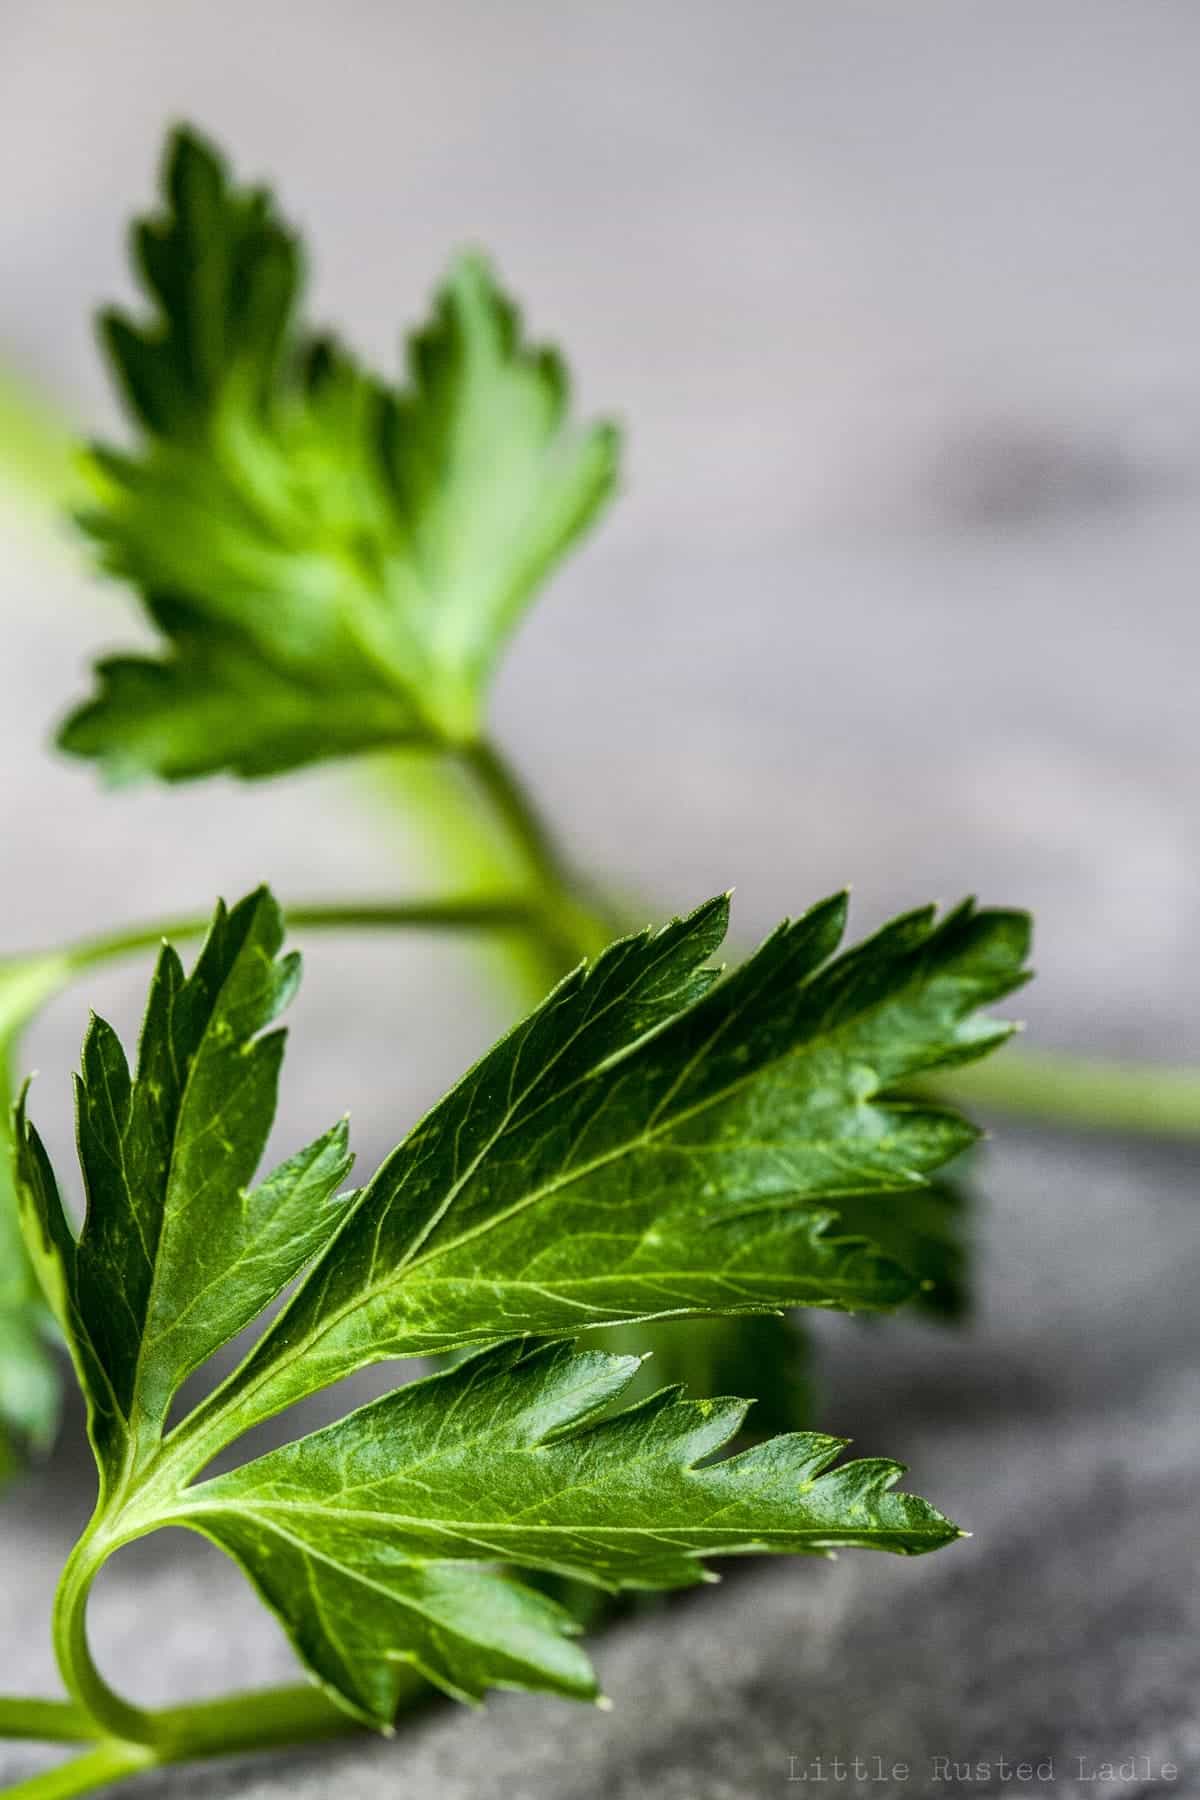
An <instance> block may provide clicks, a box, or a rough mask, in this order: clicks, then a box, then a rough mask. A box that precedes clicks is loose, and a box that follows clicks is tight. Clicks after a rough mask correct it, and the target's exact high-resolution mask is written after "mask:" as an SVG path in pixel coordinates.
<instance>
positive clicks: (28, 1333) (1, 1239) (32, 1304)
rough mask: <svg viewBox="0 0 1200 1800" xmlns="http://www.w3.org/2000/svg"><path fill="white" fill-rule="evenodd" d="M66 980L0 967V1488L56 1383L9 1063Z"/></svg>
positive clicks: (31, 959) (9, 961)
mask: <svg viewBox="0 0 1200 1800" xmlns="http://www.w3.org/2000/svg"><path fill="white" fill-rule="evenodd" d="M66 978H67V965H66V962H65V960H64V958H62V957H60V956H56V955H48V956H24V957H9V958H6V959H4V960H3V961H0V1482H2V1481H4V1480H5V1479H7V1477H8V1476H9V1475H11V1474H13V1473H14V1472H15V1471H16V1469H18V1468H19V1467H20V1465H21V1463H22V1461H23V1460H24V1457H25V1454H26V1452H27V1451H29V1450H33V1451H41V1450H45V1449H46V1448H48V1446H49V1444H50V1442H51V1440H52V1438H53V1436H54V1431H55V1427H56V1425H57V1423H58V1414H59V1403H60V1398H61V1395H60V1386H61V1384H60V1381H59V1374H58V1364H57V1361H56V1359H55V1356H54V1350H53V1338H54V1329H53V1324H52V1321H51V1319H50V1317H49V1314H48V1312H47V1309H46V1305H45V1302H44V1300H43V1298H42V1293H41V1289H40V1287H39V1285H38V1280H37V1276H36V1274H35V1272H34V1269H33V1265H32V1264H31V1262H30V1260H29V1257H28V1255H27V1254H26V1251H25V1247H24V1243H23V1241H22V1237H21V1227H20V1222H19V1220H18V1216H17V1190H16V1184H15V1181H14V1178H13V1153H14V1142H13V1135H12V1130H11V1113H12V1093H13V1063H14V1060H15V1056H16V1050H17V1046H18V1044H19V1042H20V1038H21V1033H22V1032H23V1031H24V1029H25V1026H26V1025H27V1024H28V1022H29V1020H30V1018H31V1017H32V1015H33V1014H34V1013H35V1012H36V1011H37V1009H38V1007H39V1006H41V1005H42V1004H43V1003H44V1002H45V1001H46V1000H47V999H49V997H50V995H51V994H53V993H54V992H56V991H57V989H58V988H59V987H60V986H61V985H62V984H63V982H64V981H65V980H66Z"/></svg>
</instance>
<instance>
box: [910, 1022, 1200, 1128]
mask: <svg viewBox="0 0 1200 1800" xmlns="http://www.w3.org/2000/svg"><path fill="white" fill-rule="evenodd" d="M917 1085H918V1087H919V1088H920V1089H921V1090H922V1091H924V1092H925V1093H928V1094H929V1095H931V1096H932V1097H933V1098H935V1099H946V1100H952V1101H954V1103H955V1104H956V1105H963V1106H981V1107H992V1106H994V1107H995V1108H996V1109H997V1111H999V1112H1004V1113H1008V1114H1010V1115H1011V1116H1013V1117H1015V1118H1026V1119H1036V1120H1037V1121H1038V1123H1039V1124H1043V1125H1067V1126H1070V1125H1074V1126H1081V1127H1084V1128H1086V1129H1087V1130H1090V1131H1114V1132H1133V1133H1136V1134H1138V1135H1139V1136H1140V1135H1146V1136H1153V1137H1181V1138H1193V1137H1200V1069H1189V1068H1166V1067H1162V1066H1159V1067H1155V1065H1154V1064H1152V1063H1144V1064H1143V1063H1119V1062H1098V1061H1093V1060H1092V1059H1091V1058H1090V1057H1082V1056H1070V1055H1068V1054H1066V1053H1065V1052H1060V1051H1054V1050H1030V1049H1026V1048H1025V1047H1024V1045H1014V1046H1012V1047H1011V1048H1010V1049H1007V1050H1005V1051H1003V1052H1002V1053H1001V1054H1000V1055H998V1056H990V1057H988V1058H987V1060H986V1061H984V1062H979V1063H971V1064H969V1065H967V1066H966V1067H965V1068H962V1069H953V1070H950V1071H948V1072H947V1073H946V1074H945V1075H936V1076H928V1077H926V1078H925V1079H924V1080H923V1081H921V1082H920V1083H919V1084H917Z"/></svg>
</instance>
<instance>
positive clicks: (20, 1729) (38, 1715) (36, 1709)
mask: <svg viewBox="0 0 1200 1800" xmlns="http://www.w3.org/2000/svg"><path fill="white" fill-rule="evenodd" d="M98 1735H99V1733H98V1732H97V1730H96V1723H95V1720H94V1719H89V1718H88V1716H87V1714H86V1713H85V1712H83V1711H82V1709H81V1708H80V1707H78V1706H76V1705H75V1703H74V1701H73V1700H34V1699H28V1698H26V1697H25V1696H23V1695H19V1694H3V1695H0V1738H31V1739H34V1740H36V1741H37V1742H38V1743H42V1744H91V1743H94V1742H95V1740H96V1738H97V1736H98Z"/></svg>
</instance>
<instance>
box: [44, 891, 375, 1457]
mask: <svg viewBox="0 0 1200 1800" xmlns="http://www.w3.org/2000/svg"><path fill="white" fill-rule="evenodd" d="M282 940H283V923H282V919H281V916H280V913H279V909H278V907H277V906H276V904H275V902H274V900H273V899H272V898H271V896H270V894H269V893H268V892H267V891H266V890H265V889H260V890H259V891H258V892H256V893H254V894H251V895H249V896H248V897H247V899H245V900H243V901H242V902H241V903H240V904H239V905H238V906H236V907H235V908H234V909H233V910H232V912H227V911H226V910H225V908H224V906H219V907H218V909H217V912H216V915H215V917H214V920H213V924H212V927H211V928H210V931H209V934H208V937H207V939H206V940H205V943H204V947H203V949H202V950H201V952H200V955H199V957H198V959H197V962H196V965H195V968H194V969H193V971H192V973H191V974H190V975H189V976H185V975H184V972H183V969H182V966H181V964H180V962H179V959H178V957H177V956H176V954H175V952H174V951H173V950H172V949H171V948H170V947H169V946H164V948H163V951H162V953H161V955H160V957H159V960H158V965H157V968H156V970H155V974H154V978H153V982H152V984H151V989H150V998H149V1002H148V1005H147V1010H146V1018H145V1023H144V1026H143V1029H142V1036H141V1043H140V1047H139V1056H138V1066H137V1073H136V1076H131V1074H130V1070H129V1066H128V1064H127V1062H126V1058H125V1053H124V1050H123V1049H122V1046H121V1044H120V1042H119V1040H118V1038H117V1036H116V1033H115V1032H114V1031H113V1030H112V1028H111V1027H110V1026H109V1025H107V1024H106V1023H105V1022H104V1021H103V1020H102V1019H95V1018H94V1019H93V1021H92V1024H91V1027H90V1028H89V1031H88V1034H87V1037H86V1039H85V1041H84V1049H83V1072H82V1076H81V1078H80V1080H79V1081H78V1083H77V1119H78V1138H79V1154H80V1163H81V1166H82V1169H83V1175H84V1184H85V1188H86V1193H87V1211H86V1217H85V1221H84V1226H83V1230H82V1233H81V1235H80V1237H79V1241H78V1244H76V1243H75V1241H74V1238H73V1236H72V1234H71V1231H70V1228H69V1226H68V1224H67V1221H66V1216H65V1213H64V1210H63V1207H62V1203H61V1201H60V1199H59V1197H58V1193H57V1189H56V1187H55V1185H54V1178H53V1174H52V1171H51V1170H50V1166H49V1162H48V1159H47V1158H46V1156H45V1152H44V1150H43V1149H42V1146H41V1143H40V1140H39V1139H38V1138H37V1135H36V1133H35V1132H34V1131H33V1129H32V1127H31V1126H29V1125H28V1122H27V1121H26V1119H25V1117H24V1109H23V1107H22V1110H21V1113H20V1115H19V1118H18V1156H17V1172H18V1179H19V1183H20V1186H21V1188H22V1190H23V1199H24V1202H25V1206H26V1214H27V1218H28V1220H29V1229H28V1230H27V1233H26V1239H27V1242H28V1243H29V1245H30V1249H31V1254H32V1255H33V1257H34V1259H35V1262H36V1263H38V1264H40V1268H39V1273H40V1274H41V1276H42V1281H43V1287H44V1288H45V1289H46V1291H47V1294H48V1297H49V1299H50V1302H51V1304H52V1306H53V1307H54V1310H55V1312H56V1314H57V1316H58V1318H59V1321H60V1323H61V1324H62V1325H63V1328H64V1331H65V1332H66V1333H67V1335H68V1339H69V1341H71V1342H72V1346H73V1349H74V1351H75V1354H76V1360H77V1364H78V1365H79V1367H80V1373H81V1377H82V1379H83V1382H84V1387H85V1391H86V1392H87V1394H88V1397H89V1400H90V1402H91V1404H92V1413H93V1418H92V1425H93V1438H94V1441H95V1444H96V1449H97V1454H98V1456H99V1458H100V1460H101V1463H102V1465H103V1466H104V1468H105V1470H106V1471H107V1472H108V1473H109V1474H112V1473H113V1472H114V1470H115V1469H116V1468H117V1466H118V1465H120V1464H121V1463H122V1462H123V1461H124V1460H125V1459H126V1458H127V1456H128V1454H129V1452H130V1449H131V1446H133V1447H137V1446H138V1445H142V1447H147V1446H149V1445H152V1444H153V1443H154V1442H155V1441H156V1440H157V1437H158V1434H159V1433H160V1432H161V1429H162V1426H163V1424H164V1422H165V1419H166V1416H167V1412H168V1409H169V1407H170V1403H171V1400H172V1399H173V1397H174V1395H175V1394H176V1392H177V1391H178V1389H179V1388H180V1386H181V1385H182V1384H183V1382H184V1381H185V1380H186V1378H187V1377H188V1375H190V1374H191V1373H192V1372H193V1371H194V1370H195V1369H197V1368H199V1367H200V1366H201V1365H202V1364H203V1363H204V1362H205V1361H207V1359H208V1358H209V1357H210V1356H211V1355H212V1354H213V1352H214V1351H215V1350H217V1349H218V1348H219V1347H220V1346H221V1345H222V1344H223V1343H225V1342H227V1341H228V1340H229V1339H230V1338H232V1337H234V1336H235V1335H236V1334H237V1332H238V1331H240V1330H241V1329H242V1327H243V1326H245V1325H247V1324H249V1323H250V1322H251V1321H252V1320H254V1319H255V1318H257V1317H258V1315H259V1313H260V1312H261V1311H262V1309H263V1308H264V1307H265V1306H266V1305H267V1304H268V1303H269V1302H270V1301H271V1300H272V1299H274V1298H275V1297H276V1295H278V1294H279V1293H280V1292H281V1291H282V1290H283V1289H284V1288H285V1287H286V1286H287V1285H288V1283H289V1282H290V1281H291V1280H292V1279H293V1277H294V1276H295V1275H296V1274H297V1273H298V1272H299V1271H300V1270H301V1269H302V1268H303V1267H304V1265H305V1263H306V1262H308V1261H309V1260H310V1259H311V1258H312V1257H313V1255H315V1254H316V1252H317V1251H318V1250H319V1249H320V1248H322V1247H323V1246H324V1244H325V1243H327V1242H328V1240H329V1238H330V1236H331V1235H332V1233H333V1232H334V1230H335V1229H336V1227H337V1225H338V1224H339V1223H340V1221H341V1219H342V1217H343V1216H344V1211H345V1206H346V1200H345V1198H344V1197H343V1198H341V1199H339V1198H338V1197H337V1190H338V1188H339V1186H340V1184H341V1183H342V1181H343V1180H344V1178H345V1176H346V1174H347V1172H348V1170H349V1167H350V1157H349V1154H348V1151H347V1132H346V1125H345V1122H344V1121H343V1122H341V1123H339V1124H337V1125H335V1126H334V1127H333V1128H332V1129H331V1130H330V1131H328V1132H326V1133H325V1134H324V1135H323V1136H322V1137H321V1138H319V1139H318V1140H317V1141H316V1142H315V1143H314V1144H312V1145H310V1146H309V1147H308V1148H307V1149H306V1150H303V1151H301V1152H300V1153H299V1154H298V1155H296V1156H294V1157H292V1158H291V1159H290V1160H289V1161H287V1162H285V1163H284V1164H283V1165H282V1166H281V1167H280V1168H279V1169H277V1170H276V1171H275V1172H274V1173H273V1174H272V1175H270V1176H268V1177H267V1179H266V1180H264V1181H263V1182H262V1183H260V1184H259V1186H257V1187H251V1185H250V1184H251V1181H252V1179H253V1176H254V1173H255V1170H256V1169H257V1166H258V1163H259V1161H260V1159H261V1156H262V1152H263V1149H264V1147H265V1144H266V1140H267V1135H268V1133H269V1131H270V1128H271V1123H272V1120H273V1118H274V1113H275V1103H276V1090H277V1085H278V1076H279V1065H280V1061H281V1058H282V1054H283V1034H282V1033H281V1032H278V1031H275V1032H270V1031H268V1030H267V1029H266V1028H267V1027H268V1026H270V1025H271V1024H272V1022H273V1021H274V1019H275V1018H276V1017H277V1016H278V1014H279V1012H280V1011H281V1009H282V1008H283V1006H284V1005H286V1003H287V1001H288V999H289V998H290V996H291V994H292V992H293V991H294V989H295V986H296V982H297V980H298V973H299V970H298V961H297V959H296V958H295V957H294V956H291V955H289V956H282V957H281V956H280V955H279V951H280V947H281V944H282Z"/></svg>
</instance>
